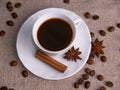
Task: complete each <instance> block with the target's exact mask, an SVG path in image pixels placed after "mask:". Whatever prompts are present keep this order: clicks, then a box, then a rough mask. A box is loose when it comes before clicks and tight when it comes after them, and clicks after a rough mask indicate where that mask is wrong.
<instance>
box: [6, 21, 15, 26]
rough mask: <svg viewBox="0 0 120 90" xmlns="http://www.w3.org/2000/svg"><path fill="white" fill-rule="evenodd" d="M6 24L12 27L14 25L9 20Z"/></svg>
mask: <svg viewBox="0 0 120 90" xmlns="http://www.w3.org/2000/svg"><path fill="white" fill-rule="evenodd" d="M6 24H7V25H8V26H13V25H14V22H13V21H11V20H8V21H7V22H6Z"/></svg>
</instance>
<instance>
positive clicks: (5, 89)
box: [0, 86, 8, 90]
mask: <svg viewBox="0 0 120 90" xmlns="http://www.w3.org/2000/svg"><path fill="white" fill-rule="evenodd" d="M0 90H8V87H7V86H2V87H1V88H0Z"/></svg>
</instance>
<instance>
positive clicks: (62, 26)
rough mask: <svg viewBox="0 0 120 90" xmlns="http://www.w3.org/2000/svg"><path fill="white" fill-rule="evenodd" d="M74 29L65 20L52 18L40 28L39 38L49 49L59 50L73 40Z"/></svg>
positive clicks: (43, 45)
mask: <svg viewBox="0 0 120 90" xmlns="http://www.w3.org/2000/svg"><path fill="white" fill-rule="evenodd" d="M72 37H73V31H72V28H71V26H70V25H69V24H68V23H67V22H66V21H64V20H62V19H59V18H52V19H49V20H47V21H45V22H44V23H43V24H42V25H40V27H39V28H38V32H37V39H38V41H39V43H40V44H41V45H42V47H44V48H45V49H47V50H50V51H59V50H62V49H64V48H66V47H67V46H68V45H69V44H70V43H71V41H72Z"/></svg>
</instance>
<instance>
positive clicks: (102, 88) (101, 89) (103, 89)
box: [99, 86, 107, 90]
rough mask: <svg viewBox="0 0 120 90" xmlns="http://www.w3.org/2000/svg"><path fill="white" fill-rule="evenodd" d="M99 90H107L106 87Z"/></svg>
mask: <svg viewBox="0 0 120 90" xmlns="http://www.w3.org/2000/svg"><path fill="white" fill-rule="evenodd" d="M99 90H107V89H106V87H104V86H101V87H100V89H99Z"/></svg>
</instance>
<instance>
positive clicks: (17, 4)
mask: <svg viewBox="0 0 120 90" xmlns="http://www.w3.org/2000/svg"><path fill="white" fill-rule="evenodd" d="M21 5H22V4H21V3H19V2H18V3H16V4H15V5H14V6H15V8H19V7H21Z"/></svg>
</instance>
